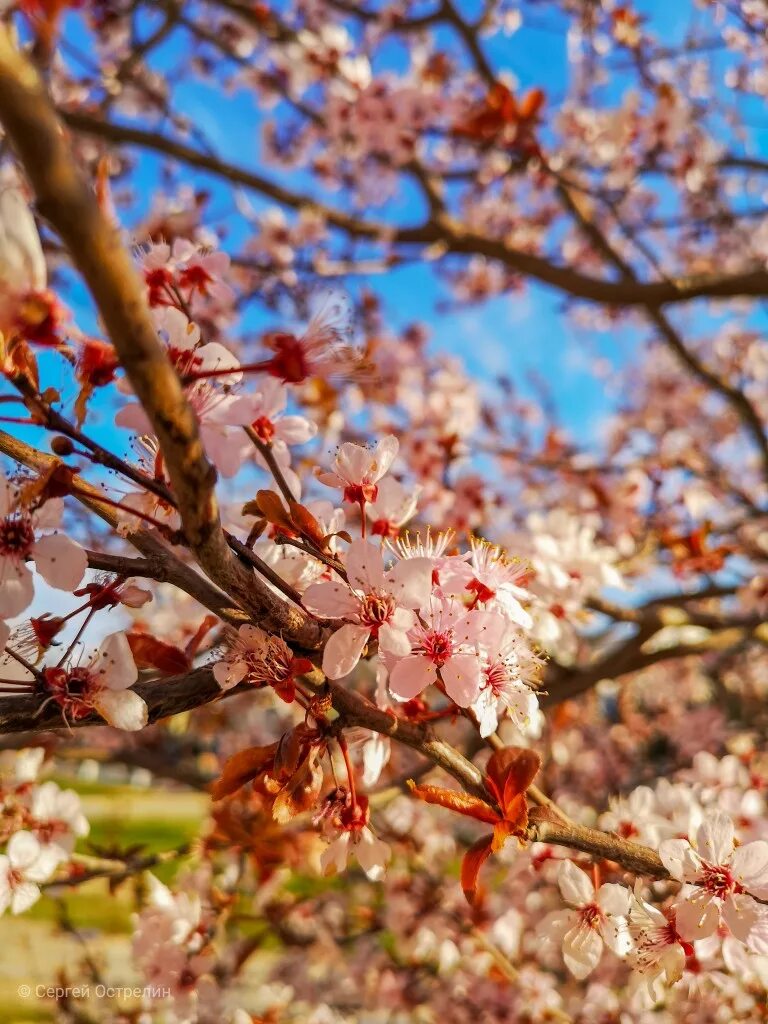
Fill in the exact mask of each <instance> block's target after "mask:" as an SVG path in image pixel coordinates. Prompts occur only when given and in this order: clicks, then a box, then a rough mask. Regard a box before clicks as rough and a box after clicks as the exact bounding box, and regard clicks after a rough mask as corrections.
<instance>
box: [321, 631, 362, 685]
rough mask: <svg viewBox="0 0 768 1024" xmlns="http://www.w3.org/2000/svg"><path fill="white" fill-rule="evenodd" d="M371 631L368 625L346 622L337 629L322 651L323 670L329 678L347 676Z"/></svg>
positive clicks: (358, 658) (358, 657)
mask: <svg viewBox="0 0 768 1024" xmlns="http://www.w3.org/2000/svg"><path fill="white" fill-rule="evenodd" d="M370 635H371V631H370V629H369V628H368V626H353V625H352V624H351V623H346V624H345V625H343V626H342V627H341V629H337V630H336V632H335V633H334V634H333V636H332V637H331V638H330V640H329V641H328V643H327V644H326V645H325V650H324V651H323V672H325V674H326V675H327V676H328V678H329V679H343V678H344V676H348V675H349V673H350V672H351V671H352V669H353V668H354V667H355V665H357V663H358V661H359V660H360V655H361V654H362V653H363V648H364V647H365V645H366V643H367V642H368V638H369V636H370Z"/></svg>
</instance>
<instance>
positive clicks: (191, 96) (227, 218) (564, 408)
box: [51, 0, 768, 443]
mask: <svg viewBox="0 0 768 1024" xmlns="http://www.w3.org/2000/svg"><path fill="white" fill-rule="evenodd" d="M273 6H274V7H275V9H277V10H279V9H280V6H281V5H280V3H275V4H273ZM432 6H433V5H432V4H431V3H425V4H424V5H423V9H424V10H427V9H430V8H431V7H432ZM461 6H462V9H463V10H465V11H466V12H467V13H470V14H471V13H472V12H473V11H475V10H476V9H477V8H478V4H477V3H476V2H475V0H462V2H461ZM552 6H553V5H541V8H542V10H541V13H539V12H538V10H537V11H536V12H535V13H534V14H533V15H531V17H530V19H529V20H527V21H524V23H523V27H522V28H521V29H520V30H519V31H518V32H517V33H515V34H514V35H513V36H511V37H507V38H501V37H497V38H496V39H495V40H492V41H491V40H487V41H485V43H484V45H485V47H486V52H487V54H488V56H489V57H490V59H491V60H492V62H493V63H494V65H495V67H496V68H497V69H498V70H504V71H506V72H509V73H511V74H512V75H514V77H515V78H516V79H517V80H518V82H519V83H520V87H521V88H522V89H526V88H529V87H531V86H534V85H543V86H544V87H545V88H546V90H547V94H548V112H550V113H552V112H554V110H555V109H556V106H557V103H558V102H559V99H560V97H562V96H563V95H564V94H565V92H566V91H567V85H568V78H567V76H568V74H569V68H568V61H567V56H566V37H565V30H564V29H565V23H564V21H563V20H562V19H559V18H558V17H557V16H552V12H551V8H552ZM635 6H636V7H637V9H638V10H639V11H640V12H641V13H642V14H643V15H645V16H646V17H647V19H648V21H649V23H650V24H651V25H652V26H653V30H654V32H655V33H656V35H657V36H658V37H659V38H660V39H661V40H663V41H664V43H665V44H667V45H670V46H672V45H674V44H675V43H676V42H678V41H679V40H680V39H681V38H682V34H683V33H684V31H685V30H686V29H687V27H688V25H689V21H690V11H691V5H690V4H689V3H688V2H687V0H686V2H680V3H670V2H668V0H666V2H664V0H642V2H639V3H637V4H636V5H635ZM189 9H190V10H193V9H194V5H192V4H190V5H189ZM156 24H157V19H156V18H149V19H145V22H144V24H143V25H142V26H141V30H142V34H144V35H148V34H149V33H151V32H152V30H153V29H154V27H155V26H156ZM64 37H65V38H66V39H67V40H68V41H69V43H70V44H71V45H72V46H73V47H75V48H76V49H77V50H79V51H80V52H82V53H85V54H87V53H88V52H89V50H90V49H91V46H90V43H89V40H88V35H87V32H86V31H85V30H84V27H83V21H82V17H81V16H80V15H79V14H77V13H73V14H69V15H68V16H67V18H66V22H65V32H64ZM441 44H443V45H445V46H446V48H448V49H449V50H453V51H454V52H458V43H457V40H456V38H455V36H453V34H451V33H450V32H448V31H447V30H442V35H441ZM73 52H74V51H70V52H69V54H68V59H69V60H70V61H71V62H72V64H73V67H76V66H77V60H76V58H75V57H74V56H73ZM187 59H188V50H187V49H186V48H185V46H184V43H183V38H182V37H181V36H179V35H174V36H172V37H171V38H170V39H169V40H168V41H167V42H166V43H165V44H163V45H162V46H161V47H160V48H159V49H158V50H157V53H156V55H155V57H154V58H153V62H152V63H153V67H155V68H156V69H158V70H160V71H162V72H163V73H165V74H167V75H168V76H169V77H170V78H172V79H173V80H174V83H175V84H174V87H173V95H174V109H175V110H176V111H177V112H178V113H183V114H185V115H187V116H188V117H189V118H190V119H191V120H192V122H193V123H194V124H195V126H196V127H197V128H198V129H199V130H200V131H201V132H202V133H203V134H204V135H205V136H206V138H207V139H208V140H209V141H210V143H211V145H212V146H213V147H214V149H215V151H216V152H217V154H219V155H220V156H221V157H222V158H223V159H225V160H230V161H232V162H235V163H240V164H243V165H245V166H247V167H250V168H252V169H256V170H258V171H260V172H262V173H265V174H267V175H270V176H272V177H273V178H274V179H275V180H280V181H282V180H284V177H285V172H283V171H281V170H279V169H276V168H270V167H269V166H268V165H266V164H265V163H264V161H263V159H262V156H261V153H260V126H261V123H262V122H263V119H264V117H265V112H263V111H260V110H259V109H258V107H257V105H256V104H255V103H254V98H253V94H252V93H251V92H250V91H248V90H245V89H239V90H237V91H235V92H233V93H231V94H230V93H227V94H223V93H222V92H221V90H219V89H218V88H215V87H213V86H211V85H208V84H203V83H201V82H200V81H199V80H196V79H195V78H194V77H193V76H192V75H189V76H184V77H180V76H178V74H177V73H178V71H179V69H183V68H184V65H185V62H186V60H187ZM402 59H403V57H402V52H400V53H398V52H397V49H396V48H394V47H393V48H390V50H388V51H387V52H386V54H385V56H384V58H383V63H384V64H385V65H386V66H388V67H397V66H398V65H400V64H402ZM707 59H711V60H714V61H716V62H717V63H720V61H721V58H720V57H719V56H717V57H715V56H710V55H708V56H707ZM626 82H629V79H628V78H627V79H626ZM623 84H625V83H624V81H623V80H622V79H621V78H619V79H618V80H617V81H616V82H614V84H613V85H612V86H611V87H610V90H609V94H608V99H609V101H614V102H615V99H616V97H617V95H618V93H619V92H620V90H621V89H622V87H623ZM748 106H751V105H748ZM267 113H269V112H267ZM749 113H750V116H752V115H754V118H755V119H756V120H757V118H758V116H759V114H761V113H762V108H761V107H760V105H757V106H755V108H754V111H752V110H750V111H749ZM766 120H768V119H766ZM758 123H759V122H758ZM764 138H765V131H760V132H759V133H758V140H759V141H760V142H762V141H763V139H764ZM160 167H161V161H160V160H159V159H158V158H157V157H155V156H153V155H151V154H146V153H143V154H141V155H139V156H138V162H137V165H136V172H135V177H134V181H135V182H136V183H137V184H138V189H137V191H138V193H139V196H140V197H141V198H140V200H139V208H143V209H146V208H147V206H148V205H149V199H150V196H151V193H152V191H153V188H154V186H155V184H156V182H157V180H158V173H159V169H160ZM181 180H183V181H184V183H185V184H190V185H194V186H201V187H205V188H206V189H208V190H210V192H211V194H212V201H211V203H210V205H209V211H210V216H209V217H208V218H207V224H208V226H210V227H212V228H214V229H223V230H225V231H226V232H227V237H226V238H225V242H224V245H225V247H229V246H234V247H237V246H238V245H239V244H240V243H241V242H242V241H243V239H244V238H245V236H246V232H247V225H246V224H245V222H244V221H243V220H242V218H236V219H235V218H233V216H232V212H233V208H232V193H231V191H230V189H229V188H228V187H227V186H225V185H224V184H223V183H222V182H221V181H220V180H217V179H215V178H213V177H211V176H210V175H206V174H202V173H199V172H196V171H191V170H185V171H184V173H183V178H182V179H181ZM291 183H292V184H294V185H295V186H297V187H301V186H304V185H306V184H307V178H306V177H305V176H303V175H301V174H298V175H295V176H294V177H293V178H292V179H291ZM247 195H248V199H249V200H250V201H251V202H252V204H253V206H254V207H255V208H257V209H262V208H264V207H265V206H267V205H269V203H267V202H265V201H264V200H262V199H261V198H260V197H258V196H257V195H255V194H254V193H252V192H249V193H247ZM323 198H325V199H326V200H327V201H329V202H331V203H333V202H336V203H338V204H339V205H343V198H344V197H343V196H334V195H333V194H331V195H330V196H328V195H326V196H324V197H323ZM419 214H420V210H419V208H418V204H417V202H416V201H415V199H414V197H413V195H411V194H410V193H408V192H406V193H405V194H404V195H401V196H400V197H397V198H395V199H394V200H393V201H392V203H391V204H390V205H389V206H388V207H385V208H383V210H381V211H380V210H377V211H376V212H375V215H376V216H377V217H378V218H379V219H382V218H385V217H387V216H397V217H398V219H400V220H406V221H409V220H410V221H416V220H417V219H418V217H419ZM130 223H131V218H130V217H129V219H128V220H127V226H128V227H130ZM365 283H368V282H366V281H365V280H364V279H361V278H354V279H351V280H349V281H346V282H344V284H345V285H346V286H347V287H348V288H349V290H350V291H351V292H352V293H353V294H354V293H355V292H356V291H357V290H358V289H359V288H360V287H361V286H362V285H363V284H365ZM370 284H371V285H372V286H373V287H374V288H375V289H376V291H377V292H378V293H379V294H380V295H381V296H382V297H383V300H384V310H385V315H386V318H387V321H388V323H390V324H391V325H392V326H393V327H394V328H398V327H402V326H404V325H405V324H407V323H410V322H412V321H415V320H421V321H424V322H426V323H428V324H429V325H430V329H431V335H432V346H433V348H435V349H437V348H440V349H443V350H447V351H449V352H452V353H455V354H457V355H458V356H460V357H461V358H462V359H463V360H464V362H465V364H466V365H467V368H468V370H469V371H470V373H471V374H473V375H474V376H475V377H477V378H478V379H479V380H480V381H486V382H487V381H489V380H490V379H491V378H492V377H493V376H495V375H496V374H498V373H500V372H504V373H506V374H507V375H509V376H510V377H512V378H513V379H514V380H515V382H516V383H517V384H518V385H519V386H520V387H521V390H522V391H523V392H526V391H528V390H529V388H528V384H527V378H528V376H529V374H531V373H534V374H536V375H538V376H539V377H541V378H543V379H545V380H546V381H547V382H548V384H549V386H550V387H551V390H552V395H553V398H554V401H555V403H556V406H557V409H558V412H559V414H560V416H561V418H562V421H563V423H564V424H565V425H566V426H568V427H569V428H570V429H571V430H572V431H573V432H574V434H575V435H576V436H577V437H578V438H579V439H580V440H582V441H584V442H585V443H589V441H591V440H594V439H595V438H596V436H598V434H599V425H600V423H601V422H602V421H603V419H604V417H605V415H606V414H607V413H608V412H609V411H610V410H611V409H612V408H613V407H614V404H615V393H614V392H615V389H612V388H611V387H610V381H609V382H608V384H606V382H605V381H603V380H596V379H595V378H594V376H593V374H592V372H591V370H590V368H589V365H588V364H589V359H590V356H591V354H593V353H597V354H599V355H600V356H602V357H604V358H606V359H607V360H609V361H610V363H611V364H612V365H613V366H615V367H616V368H617V369H619V368H621V367H623V366H625V365H626V363H627V361H628V360H630V359H632V358H633V357H634V355H635V353H636V352H637V348H638V344H639V342H640V341H641V340H642V339H644V338H645V337H646V332H644V331H640V332H638V331H633V330H630V329H627V328H624V327H623V328H622V329H621V331H620V332H615V333H611V334H608V333H606V334H603V333H600V332H598V331H594V330H592V331H577V330H576V328H575V327H574V326H573V323H572V321H571V320H570V318H568V317H567V316H564V315H563V313H562V304H563V297H562V296H561V295H560V294H558V293H555V292H553V291H552V290H550V289H548V288H545V287H543V286H540V285H537V284H535V283H528V284H527V285H526V287H525V288H524V289H523V290H521V291H518V292H513V293H511V294H509V295H505V296H502V297H500V298H496V299H493V300H491V301H489V302H487V303H483V304H481V305H477V306H473V307H465V308H462V309H456V308H449V309H445V306H446V299H448V298H450V292H449V290H448V289H447V287H446V286H445V284H444V283H441V282H440V281H439V279H438V278H437V277H436V275H435V274H434V273H433V271H432V269H431V267H430V266H429V265H428V264H426V263H422V264H413V265H406V266H404V267H401V268H398V269H394V270H392V271H390V272H388V273H387V274H386V275H377V276H375V277H373V278H371V279H370ZM68 298H69V300H70V302H71V304H72V306H73V308H74V309H75V310H76V312H77V313H78V316H79V318H80V319H81V321H82V322H83V324H84V326H87V325H88V320H89V316H90V314H89V305H88V303H87V300H86V297H85V294H84V292H83V290H82V287H81V286H79V285H75V286H74V287H73V288H72V289H71V290H70V292H69V294H68ZM707 316H708V314H707V313H706V312H704V311H702V312H701V313H699V314H697V315H695V316H694V317H690V318H689V319H688V323H689V325H693V326H694V327H695V329H697V330H701V329H703V328H705V327H706V326H707V324H708V321H707ZM274 321H275V315H274V314H273V313H268V314H266V315H265V314H264V312H263V311H261V310H259V309H258V308H257V307H255V306H252V307H250V308H249V310H248V312H247V314H246V316H245V318H244V321H243V326H244V327H245V328H246V329H248V330H253V329H258V328H259V327H260V326H262V325H263V324H265V323H270V324H272V323H274ZM51 369H52V370H53V372H54V374H56V372H57V371H56V370H55V369H53V367H51ZM58 374H59V376H60V379H61V380H62V381H63V380H64V379H65V374H64V373H63V372H62V371H59V372H58ZM53 383H56V381H53ZM106 412H107V410H106V409H105V414H106ZM107 421H108V419H107V416H106V415H105V422H107Z"/></svg>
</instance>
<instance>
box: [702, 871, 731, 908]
mask: <svg viewBox="0 0 768 1024" xmlns="http://www.w3.org/2000/svg"><path fill="white" fill-rule="evenodd" d="M701 873H702V883H701V884H702V885H703V887H704V888H705V889H706V890H707V892H709V893H712V895H713V896H718V897H719V898H720V899H721V900H724V899H725V898H726V896H730V895H731V893H733V892H738V891H741V886H739V884H738V883H737V882H736V879H735V878H734V877H733V875H732V874H731V872H730V870H729V868H727V867H726V866H725V865H724V864H705V865H704V867H703V868H702V872H701Z"/></svg>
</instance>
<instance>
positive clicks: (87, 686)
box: [43, 633, 148, 731]
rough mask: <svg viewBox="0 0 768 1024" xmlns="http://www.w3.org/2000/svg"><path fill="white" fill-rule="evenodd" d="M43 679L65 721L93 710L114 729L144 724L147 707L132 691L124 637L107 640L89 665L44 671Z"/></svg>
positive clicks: (116, 635)
mask: <svg viewBox="0 0 768 1024" xmlns="http://www.w3.org/2000/svg"><path fill="white" fill-rule="evenodd" d="M43 675H44V678H45V686H46V689H47V690H48V692H49V693H50V695H51V697H52V699H53V700H55V701H56V703H57V704H58V705H59V706H60V707H61V709H62V713H63V715H64V717H65V718H71V719H73V720H74V721H77V720H78V719H79V718H84V717H85V716H87V715H89V714H90V713H91V712H92V711H94V710H95V711H98V713H99V714H100V715H101V716H102V717H103V718H104V719H105V720H106V721H107V722H109V724H110V725H113V726H115V728H117V729H127V730H129V731H135V730H137V729H143V728H144V726H145V725H146V724H147V715H148V711H147V705H146V704H145V702H144V700H143V699H142V698H141V697H140V696H139V694H138V693H135V692H134V691H133V690H132V689H131V687H132V686H133V684H134V683H135V682H136V679H137V677H138V670H137V668H136V663H135V662H134V660H133V655H132V654H131V649H130V647H129V645H128V641H127V639H126V636H125V633H113V634H112V635H111V636H108V637H107V638H106V639H105V640H104V641H103V643H102V644H101V647H100V648H99V650H98V651H96V653H95V654H94V655H93V657H92V659H91V661H90V662H89V663H88V664H86V665H78V666H74V667H72V666H70V667H66V668H65V667H61V666H58V667H56V668H47V669H45V670H44V673H43Z"/></svg>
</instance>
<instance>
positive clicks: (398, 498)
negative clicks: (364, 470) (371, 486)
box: [365, 477, 421, 537]
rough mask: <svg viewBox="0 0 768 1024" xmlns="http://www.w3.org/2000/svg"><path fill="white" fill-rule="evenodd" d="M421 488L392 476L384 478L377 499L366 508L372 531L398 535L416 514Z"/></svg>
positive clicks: (382, 534)
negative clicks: (410, 485)
mask: <svg viewBox="0 0 768 1024" xmlns="http://www.w3.org/2000/svg"><path fill="white" fill-rule="evenodd" d="M420 490H421V488H420V487H415V488H414V487H405V486H404V485H403V484H401V483H399V482H398V481H397V480H394V479H393V478H392V477H387V478H386V479H385V480H382V481H381V484H380V485H379V488H378V495H377V497H376V499H375V500H374V501H372V502H370V503H369V504H368V505H367V506H366V509H365V511H366V512H367V514H368V517H369V518H370V520H371V533H373V534H375V535H377V536H380V537H397V535H398V534H399V533H400V528H401V527H402V526H405V524H406V523H407V522H408V520H409V519H412V518H413V516H414V515H415V514H416V509H417V507H418V504H419V493H420Z"/></svg>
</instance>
